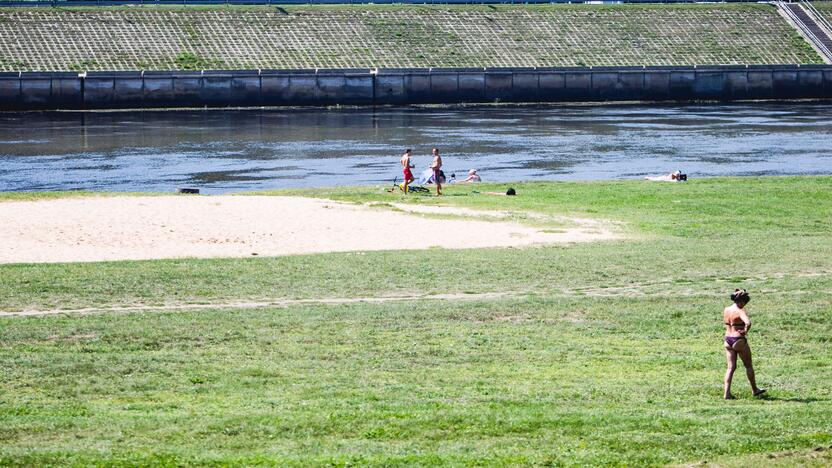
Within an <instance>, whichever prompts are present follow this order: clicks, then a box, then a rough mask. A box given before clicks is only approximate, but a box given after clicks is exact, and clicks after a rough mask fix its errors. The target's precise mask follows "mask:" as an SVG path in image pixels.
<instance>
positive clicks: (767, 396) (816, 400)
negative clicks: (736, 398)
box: [757, 395, 827, 403]
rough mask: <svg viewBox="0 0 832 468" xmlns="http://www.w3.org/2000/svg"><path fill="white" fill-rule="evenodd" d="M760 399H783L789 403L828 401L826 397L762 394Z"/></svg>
mask: <svg viewBox="0 0 832 468" xmlns="http://www.w3.org/2000/svg"><path fill="white" fill-rule="evenodd" d="M757 399H758V400H764V401H782V402H787V403H816V402H819V401H827V399H826V398H813V397H808V398H795V397H776V396H771V395H762V396H759V397H757Z"/></svg>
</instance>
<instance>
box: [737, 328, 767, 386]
mask: <svg viewBox="0 0 832 468" xmlns="http://www.w3.org/2000/svg"><path fill="white" fill-rule="evenodd" d="M734 350H735V351H736V352H737V354H739V356H740V359H742V364H743V365H744V366H745V375H746V376H747V377H748V383H750V384H751V391H753V392H754V395H758V394H760V393H762V392H761V391H760V389H759V387H757V379H756V378H755V376H754V364H753V363H752V362H751V347H750V346H748V342H747V341H745V340H740V341H737V342H736V343H734Z"/></svg>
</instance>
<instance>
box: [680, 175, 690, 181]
mask: <svg viewBox="0 0 832 468" xmlns="http://www.w3.org/2000/svg"><path fill="white" fill-rule="evenodd" d="M678 180H680V181H682V180H688V175H687V174H679V179H678Z"/></svg>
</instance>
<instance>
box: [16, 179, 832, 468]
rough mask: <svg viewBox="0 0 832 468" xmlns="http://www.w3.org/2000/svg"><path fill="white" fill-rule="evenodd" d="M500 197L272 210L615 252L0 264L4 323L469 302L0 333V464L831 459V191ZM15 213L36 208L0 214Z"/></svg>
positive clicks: (644, 190)
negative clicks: (470, 230)
mask: <svg viewBox="0 0 832 468" xmlns="http://www.w3.org/2000/svg"><path fill="white" fill-rule="evenodd" d="M511 185H512V186H513V187H514V188H516V189H517V191H518V194H519V195H518V196H517V197H500V196H491V195H486V194H484V193H474V190H476V191H477V192H485V191H489V190H493V191H497V190H502V191H504V190H505V188H506V186H507V185H484V186H477V187H449V188H448V191H447V196H446V197H443V198H442V199H439V200H437V199H435V198H432V197H418V196H412V197H410V198H407V199H405V198H403V197H402V196H400V195H393V194H387V193H384V192H383V191H382V190H380V189H379V188H375V187H359V188H338V189H329V190H314V191H311V190H307V191H300V192H279V193H280V194H284V195H285V194H287V193H293V194H300V195H305V196H319V197H327V198H332V199H337V200H344V201H353V202H367V201H373V202H382V203H383V202H405V203H420V204H433V203H440V204H444V205H459V206H466V207H472V208H479V209H498V210H511V211H516V212H518V214H517V215H516V219H517V220H518V221H520V222H530V223H535V222H537V221H535V220H534V219H531V218H529V217H526V216H525V215H524V214H523V213H524V212H538V213H544V214H553V215H568V216H575V217H593V218H596V219H606V220H611V221H616V222H622V223H625V224H623V225H621V227H620V229H621V230H622V231H623V232H624V233H625V234H626V235H627V239H625V240H620V241H614V242H603V243H597V244H587V245H575V246H556V247H536V248H528V249H484V250H464V251H448V250H441V249H431V250H427V251H404V252H366V253H341V254H324V255H311V256H293V257H283V258H257V259H239V260H233V259H223V260H190V259H189V260H165V261H145V262H112V263H94V264H60V265H0V311H7V312H8V311H20V310H29V309H33V310H46V309H54V308H62V307H63V308H79V307H109V306H118V305H124V304H127V305H135V304H151V305H152V304H171V303H183V304H186V303H205V304H214V305H216V304H223V303H230V302H234V301H260V300H276V299H286V298H290V299H318V298H350V297H353V298H355V297H368V298H374V297H382V296H390V295H415V296H418V295H424V294H437V293H455V294H459V295H460V296H463V297H464V296H465V295H469V296H470V297H472V298H473V299H471V300H428V299H415V300H405V301H394V302H392V301H391V302H385V303H360V302H359V303H352V304H340V305H327V304H307V305H298V306H292V307H285V308H277V307H274V308H254V309H234V308H233V307H228V308H216V307H211V308H208V307H206V308H205V309H204V310H200V309H195V310H186V311H175V312H170V311H168V312H132V313H98V314H89V315H78V314H70V313H68V314H61V315H50V316H44V317H2V316H0V375H2V379H0V465H39V466H43V465H50V464H51V465H61V466H64V465H72V464H76V465H97V464H100V465H168V466H174V465H191V464H193V465H196V464H216V465H223V464H225V465H238V464H245V465H256V464H275V465H284V464H296V465H310V464H311V465H330V464H334V465H348V464H377V465H397V464H399V465H413V464H421V465H436V464H451V465H472V464H484V465H531V464H538V465H575V464H581V465H598V464H619V465H663V464H685V463H697V462H701V461H708V462H712V463H713V462H716V463H719V464H724V465H737V466H743V465H749V464H758V465H759V464H772V463H777V464H780V465H786V466H788V465H807V464H815V465H818V466H822V465H829V464H832V455H830V454H832V450H830V449H829V448H828V447H829V446H830V444H832V386H830V384H829V382H830V377H832V369H831V368H830V362H832V348H830V345H832V259H830V253H832V178H829V177H789V178H736V179H731V178H720V179H706V180H705V179H703V180H691V181H689V182H687V183H679V184H670V183H646V182H641V181H627V182H597V183H529V184H525V183H524V184H511ZM68 196H69V195H68ZM72 196H89V195H83V194H82V195H72ZM21 197H23V198H39V197H40V196H39V195H23V196H21V195H14V196H5V197H3V196H0V199H4V198H5V199H11V198H21ZM0 202H2V201H0ZM379 209H387V208H386V207H384V206H382V207H380V208H379ZM424 234H425V235H426V236H441V235H442V233H441V232H425V233H424ZM339 235H349V233H347V232H345V233H339ZM734 287H746V288H748V289H749V291H750V293H751V296H752V301H751V303H750V305H749V307H748V309H749V312H750V314H751V317H752V319H753V321H754V327H753V330H752V332H751V336H750V338H749V340H750V344H751V346H752V349H753V352H754V357H755V363H756V368H757V373H758V381H759V382H760V384H761V386H763V387H766V388H769V389H770V392H769V397H768V398H766V399H753V398H751V396H750V389H749V388H748V383H747V381H746V380H745V376H744V374H743V373H742V371H741V369H740V370H738V372H737V374H736V376H735V389H734V393H735V394H737V396H738V397H739V399H738V400H736V401H729V402H726V401H723V400H722V399H721V391H722V389H721V379H722V374H723V372H724V366H725V357H724V354H723V351H722V349H721V336H722V333H723V327H722V325H721V319H722V317H721V311H722V308H723V307H724V306H726V305H727V304H728V293H729V292H730V291H731V290H733V288H734ZM485 293H504V294H505V296H503V297H499V298H494V299H477V297H479V296H476V295H478V294H485ZM818 449H822V450H818Z"/></svg>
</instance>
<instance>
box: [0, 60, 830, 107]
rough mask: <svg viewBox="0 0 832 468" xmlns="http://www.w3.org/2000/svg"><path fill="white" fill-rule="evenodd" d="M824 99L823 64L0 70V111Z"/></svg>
mask: <svg viewBox="0 0 832 468" xmlns="http://www.w3.org/2000/svg"><path fill="white" fill-rule="evenodd" d="M801 98H802V99H829V98H832V66H827V65H807V66H798V65H783V66H748V67H745V66H725V67H646V68H645V67H610V68H597V67H595V68H593V67H590V68H441V69H440V68H433V69H379V70H368V69H327V70H243V71H196V72H95V73H87V74H81V75H79V74H77V73H65V72H60V73H0V110H43V109H132V108H163V107H166V108H175V107H226V106H235V107H247V106H331V105H390V104H392V105H396V104H399V105H402V104H429V103H436V104H457V103H485V102H592V101H705V100H716V101H738V100H763V99H801Z"/></svg>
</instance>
